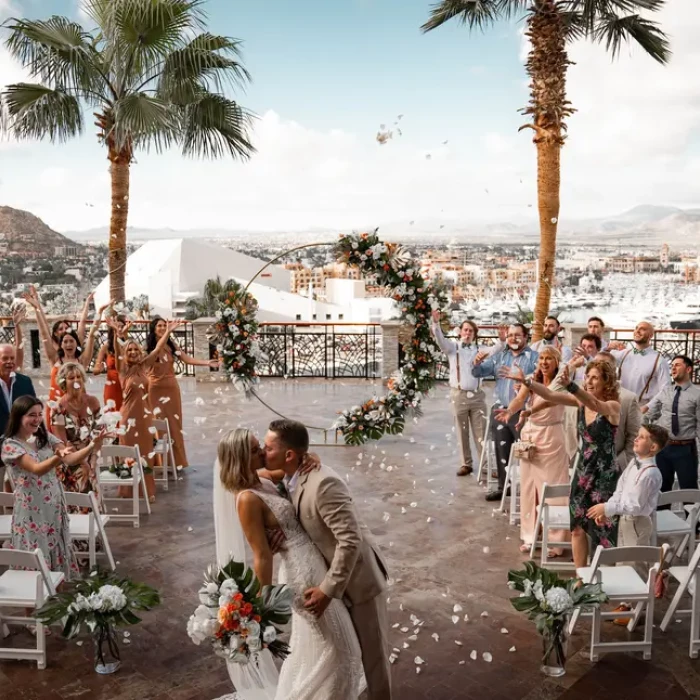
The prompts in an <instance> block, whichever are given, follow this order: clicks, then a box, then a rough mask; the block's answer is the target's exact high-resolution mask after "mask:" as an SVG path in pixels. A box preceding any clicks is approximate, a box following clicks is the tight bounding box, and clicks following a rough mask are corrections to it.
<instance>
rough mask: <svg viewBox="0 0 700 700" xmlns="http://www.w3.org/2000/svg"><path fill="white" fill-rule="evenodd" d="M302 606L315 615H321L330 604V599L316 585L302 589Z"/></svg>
mask: <svg viewBox="0 0 700 700" xmlns="http://www.w3.org/2000/svg"><path fill="white" fill-rule="evenodd" d="M304 599H305V600H304V607H305V608H306V609H307V610H308V611H309V612H311V613H313V615H314V616H315V617H321V615H323V613H324V612H326V608H327V607H328V606H329V605H330V602H331V599H330V598H329V597H328V596H327V595H326V594H325V593H324V592H323V591H322V590H321V589H320V588H318V587H316V588H307V589H306V590H305V591H304Z"/></svg>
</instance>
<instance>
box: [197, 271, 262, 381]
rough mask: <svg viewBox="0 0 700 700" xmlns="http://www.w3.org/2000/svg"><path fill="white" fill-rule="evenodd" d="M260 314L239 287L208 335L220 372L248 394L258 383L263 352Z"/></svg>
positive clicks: (256, 304)
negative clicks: (259, 336) (212, 344)
mask: <svg viewBox="0 0 700 700" xmlns="http://www.w3.org/2000/svg"><path fill="white" fill-rule="evenodd" d="M257 313H258V302H257V301H256V300H255V297H253V296H252V295H251V294H249V293H248V292H247V291H246V290H245V289H244V288H243V287H242V286H241V285H240V284H236V285H235V288H234V289H233V290H232V291H230V292H229V293H228V295H227V296H226V298H225V299H224V301H223V303H222V304H221V306H220V307H219V311H218V313H217V317H216V323H215V324H214V325H213V326H212V327H211V328H209V330H208V331H207V335H208V338H209V341H210V342H213V343H214V344H215V345H216V349H217V352H218V353H219V357H220V359H221V369H222V370H223V372H224V373H225V374H226V376H227V377H228V378H229V379H231V381H233V383H234V384H235V385H236V386H237V387H238V388H239V389H242V390H243V391H245V392H246V394H248V393H249V392H250V391H251V390H252V389H253V387H254V386H255V385H256V384H257V382H258V372H257V364H258V359H259V358H260V356H261V352H260V343H259V341H258V335H257V334H258V321H257V319H256V314H257Z"/></svg>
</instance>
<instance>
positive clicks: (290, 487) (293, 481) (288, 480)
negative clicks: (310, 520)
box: [282, 470, 299, 498]
mask: <svg viewBox="0 0 700 700" xmlns="http://www.w3.org/2000/svg"><path fill="white" fill-rule="evenodd" d="M282 481H283V482H284V486H285V488H286V489H287V493H288V494H289V496H290V498H291V497H292V496H293V495H294V489H296V487H297V482H298V481H299V470H297V471H295V472H294V474H292V475H291V476H287V475H286V474H285V476H284V477H283V478H282Z"/></svg>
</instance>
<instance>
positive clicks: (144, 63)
mask: <svg viewBox="0 0 700 700" xmlns="http://www.w3.org/2000/svg"><path fill="white" fill-rule="evenodd" d="M202 3H203V0H83V3H82V4H83V9H84V11H85V12H86V14H87V15H88V16H89V17H90V18H91V20H92V21H93V22H94V23H95V25H96V28H95V29H93V30H91V31H87V30H85V29H84V28H83V27H82V26H80V25H79V24H77V23H75V22H73V21H71V20H70V19H68V18H67V17H59V16H53V17H50V18H49V19H46V20H39V21H33V20H26V19H10V20H8V21H7V22H6V23H5V25H4V26H5V27H6V28H7V29H9V37H8V39H7V40H6V46H7V48H8V50H9V51H10V53H11V54H12V55H13V56H14V57H15V58H16V59H17V60H18V61H19V62H20V63H21V64H22V65H24V66H25V67H26V68H28V69H29V71H30V73H31V75H32V76H33V78H35V79H37V80H38V81H39V82H37V83H18V84H15V85H8V86H7V87H6V88H5V90H4V91H3V92H2V94H0V101H1V111H2V114H3V120H2V122H3V125H4V128H5V129H7V130H8V131H9V133H11V134H12V135H13V136H14V137H15V138H17V139H43V138H48V139H49V140H51V141H52V142H62V141H66V140H67V139H68V138H70V137H72V136H76V135H77V134H80V133H82V131H83V129H84V108H88V109H91V110H92V111H93V112H94V115H95V120H96V121H95V126H96V127H97V137H98V139H99V142H100V143H101V144H102V145H103V146H104V148H105V149H106V150H107V159H108V160H109V162H110V176H111V186H112V211H111V219H110V226H109V229H110V230H109V273H110V296H111V299H112V301H114V302H119V301H123V300H124V278H125V268H126V228H127V218H128V213H129V178H130V168H131V164H132V162H133V161H134V157H135V154H136V152H137V151H138V150H139V149H143V148H146V149H149V148H150V147H153V148H154V149H155V150H156V151H158V152H161V151H163V150H165V149H167V148H169V147H170V146H174V145H177V146H179V147H180V148H181V149H182V153H183V155H185V156H194V157H209V158H217V157H221V156H223V155H226V154H229V155H231V156H232V157H233V158H241V159H247V158H248V157H250V155H251V154H252V153H253V152H254V148H253V146H252V145H251V143H250V141H249V136H248V132H249V127H250V122H251V118H250V115H249V114H248V113H247V112H246V111H245V110H244V109H243V108H242V107H241V106H240V105H239V104H238V103H237V102H235V101H234V100H232V99H229V98H228V97H226V96H225V94H224V89H225V87H226V86H232V87H233V86H241V85H245V83H246V82H247V81H248V80H249V75H248V72H247V71H246V69H245V68H244V66H243V65H242V63H241V62H240V42H239V41H238V40H236V39H232V38H229V37H225V36H216V35H214V34H211V33H209V32H208V31H206V26H205V21H206V16H205V14H204V12H203V10H202Z"/></svg>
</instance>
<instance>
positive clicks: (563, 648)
mask: <svg viewBox="0 0 700 700" xmlns="http://www.w3.org/2000/svg"><path fill="white" fill-rule="evenodd" d="M568 645H569V633H568V626H567V624H566V620H555V621H554V622H553V623H552V626H551V627H547V628H546V629H545V631H544V633H543V634H542V673H544V674H545V675H546V676H550V677H552V678H559V677H560V676H563V675H564V674H565V673H566V655H567V652H568Z"/></svg>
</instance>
